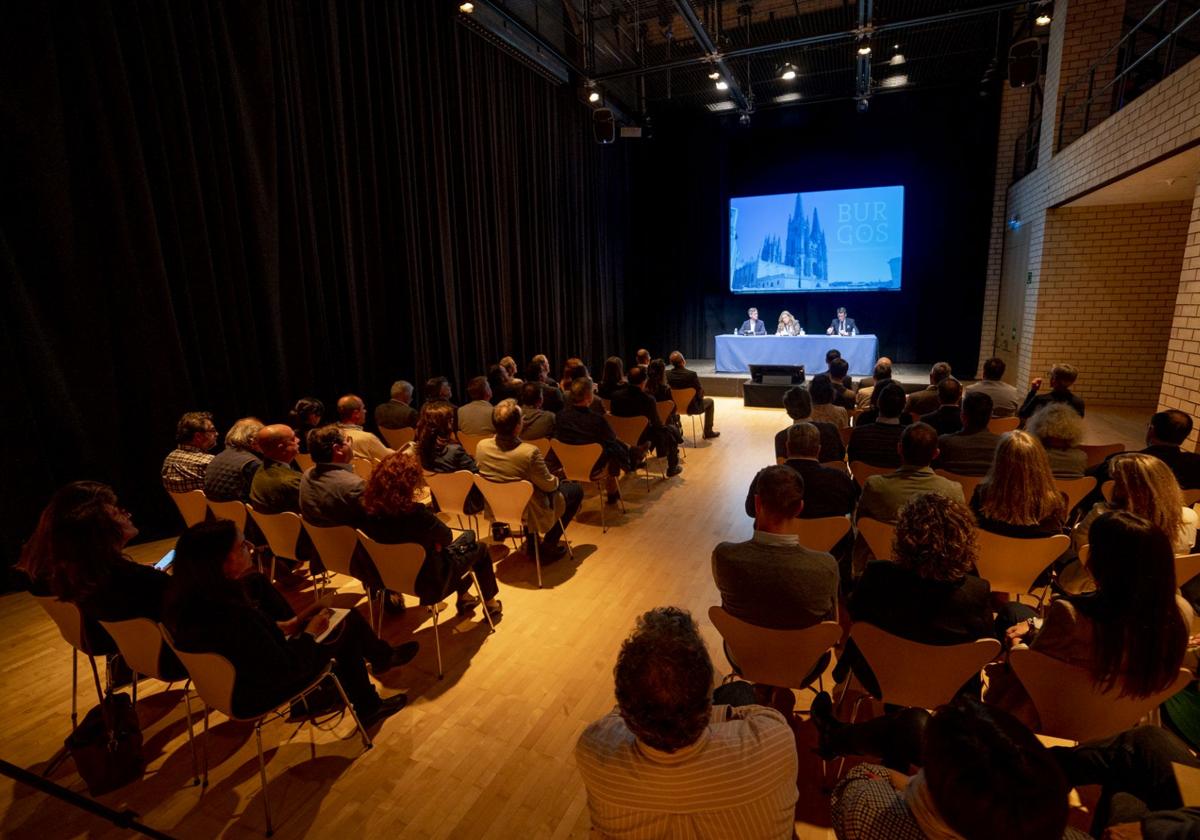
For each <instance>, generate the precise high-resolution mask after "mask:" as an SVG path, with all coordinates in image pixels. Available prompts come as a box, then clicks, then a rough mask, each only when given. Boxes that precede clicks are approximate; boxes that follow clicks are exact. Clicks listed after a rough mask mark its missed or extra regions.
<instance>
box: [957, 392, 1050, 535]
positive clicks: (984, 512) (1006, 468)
mask: <svg viewBox="0 0 1200 840" xmlns="http://www.w3.org/2000/svg"><path fill="white" fill-rule="evenodd" d="M971 396H975V395H971ZM978 396H980V397H983V398H986V397H987V395H986V394H979V395H978ZM995 455H996V458H995V460H994V461H993V462H992V465H991V466H990V467H989V468H988V471H987V474H986V475H985V476H984V477H983V481H981V482H979V485H978V486H977V487H976V488H975V492H974V494H973V495H972V496H971V509H972V510H974V511H975V515H976V517H977V518H978V520H979V527H980V528H982V529H983V530H985V531H991V532H992V533H994V534H999V535H1001V536H1003V537H1020V538H1023V539H1031V538H1038V537H1052V536H1054V535H1056V534H1061V533H1063V532H1064V530H1065V528H1066V522H1067V497H1066V495H1065V494H1064V493H1063V492H1062V491H1061V490H1059V489H1058V487H1057V486H1056V485H1055V484H1054V474H1053V473H1052V472H1051V471H1050V461H1049V460H1048V459H1047V458H1046V450H1045V449H1043V448H1042V445H1041V444H1040V443H1038V440H1037V438H1035V437H1034V436H1033V435H1031V434H1029V433H1028V432H1022V431H1013V432H1009V433H1007V434H1005V435H1003V436H1001V438H1000V442H999V443H998V444H996V451H995Z"/></svg>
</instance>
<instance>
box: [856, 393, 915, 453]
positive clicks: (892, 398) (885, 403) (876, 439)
mask: <svg viewBox="0 0 1200 840" xmlns="http://www.w3.org/2000/svg"><path fill="white" fill-rule="evenodd" d="M904 396H905V395H904V389H903V388H901V387H900V386H899V385H897V384H896V383H895V382H889V383H887V384H886V385H884V386H883V390H882V391H880V392H879V399H878V400H876V407H877V409H878V411H879V416H878V417H876V418H875V422H873V423H867V424H865V425H858V426H855V427H854V431H852V432H851V433H850V445H849V447H847V449H848V450H849V456H850V460H851V461H852V462H853V461H862V462H863V463H866V464H870V465H872V466H875V467H898V466H900V451H899V449H897V447H898V446H899V445H900V435H901V434H902V433H903V432H904V426H902V425H901V423H900V415H901V413H903V411H904Z"/></svg>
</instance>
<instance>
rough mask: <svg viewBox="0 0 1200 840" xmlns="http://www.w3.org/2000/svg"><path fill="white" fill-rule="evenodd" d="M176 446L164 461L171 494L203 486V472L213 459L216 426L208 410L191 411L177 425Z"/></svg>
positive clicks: (164, 475) (163, 471)
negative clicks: (211, 451) (212, 451)
mask: <svg viewBox="0 0 1200 840" xmlns="http://www.w3.org/2000/svg"><path fill="white" fill-rule="evenodd" d="M175 442H176V446H175V449H173V450H172V451H171V453H170V454H169V455H167V457H166V458H165V459H164V460H163V465H162V483H163V487H164V488H165V489H166V490H167V492H168V493H186V492H188V491H189V490H203V489H204V471H205V470H206V469H208V464H209V462H210V461H211V460H212V459H213V456H212V455H211V454H210V450H211V449H212V448H213V447H214V446H216V445H217V427H216V426H214V425H213V421H212V414H211V413H209V412H207V411H189V412H188V413H187V414H185V415H183V416H182V417H180V418H179V423H177V424H176V426H175Z"/></svg>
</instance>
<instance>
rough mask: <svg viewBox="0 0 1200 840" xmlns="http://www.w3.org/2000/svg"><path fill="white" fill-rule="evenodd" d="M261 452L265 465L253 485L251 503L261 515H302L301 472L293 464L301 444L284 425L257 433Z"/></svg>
mask: <svg viewBox="0 0 1200 840" xmlns="http://www.w3.org/2000/svg"><path fill="white" fill-rule="evenodd" d="M257 440H258V451H259V452H261V453H262V454H263V462H264V463H263V465H262V467H260V468H259V469H258V470H257V471H256V472H255V473H254V480H253V481H252V482H251V483H250V501H251V503H252V504H253V505H254V509H255V510H257V511H258V512H259V513H283V512H284V511H291V512H292V513H299V512H300V477H301V476H300V471H299V470H298V469H296V466H295V464H294V463H293V462H294V461H295V459H296V453H297V452H299V451H300V440H299V438H297V437H296V433H295V432H293V431H292V428H291V427H290V426H284V425H283V424H282V423H280V424H275V425H271V426H263V427H262V428H261V429H259V431H258V438H257Z"/></svg>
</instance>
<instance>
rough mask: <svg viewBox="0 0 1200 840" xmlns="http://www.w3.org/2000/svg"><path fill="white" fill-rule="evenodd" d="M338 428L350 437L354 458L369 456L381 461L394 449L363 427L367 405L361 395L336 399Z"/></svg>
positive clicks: (349, 395) (348, 395) (347, 395)
mask: <svg viewBox="0 0 1200 840" xmlns="http://www.w3.org/2000/svg"><path fill="white" fill-rule="evenodd" d="M337 411H338V428H339V429H341V430H342V434H344V435H345V436H346V437H348V438H350V445H351V447H352V448H353V449H354V457H355V458H370V459H371V460H373V461H381V460H383V459H384V458H386V457H387V456H388V455H391V454H392V452H393V451H394V450H392V449H390V448H389V447H388V446H387V445H386V444H384V442H383V441H381V440H380V439H379V438H377V437H375V435H373V434H371V433H370V432H368V431H366V430H364V429H363V422H364V421H365V420H366V419H367V405H366V403H364V402H363V401H362V398H361V397H358V396H355V395H354V394H346V395H345V396H344V397H341V398H340V399H339V400H338V401H337Z"/></svg>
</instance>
